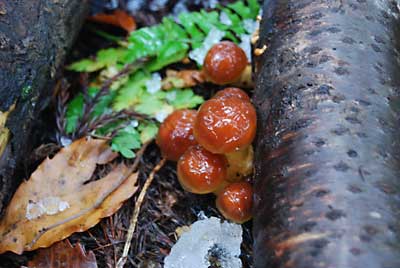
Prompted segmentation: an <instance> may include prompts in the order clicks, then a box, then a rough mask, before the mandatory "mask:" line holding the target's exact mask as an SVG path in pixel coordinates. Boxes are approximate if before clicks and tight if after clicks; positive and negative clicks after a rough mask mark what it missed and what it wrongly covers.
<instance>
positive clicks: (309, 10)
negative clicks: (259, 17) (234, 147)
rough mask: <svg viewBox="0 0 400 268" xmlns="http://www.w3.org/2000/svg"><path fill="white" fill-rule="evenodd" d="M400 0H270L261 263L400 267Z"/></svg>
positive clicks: (262, 61)
mask: <svg viewBox="0 0 400 268" xmlns="http://www.w3.org/2000/svg"><path fill="white" fill-rule="evenodd" d="M399 18H400V13H399V7H398V4H397V2H396V1H389V0H387V1H384V0H362V1H361V0H348V1H328V0H319V1H314V0H279V1H278V0H271V1H266V4H265V7H264V18H263V23H262V26H261V33H260V36H261V39H260V42H259V44H258V46H259V47H262V46H263V45H264V44H266V46H267V47H268V48H267V50H266V51H265V53H264V54H263V55H262V56H260V57H259V59H258V65H257V66H258V70H257V72H258V77H257V82H256V90H255V95H254V97H253V100H254V102H255V104H256V106H257V108H258V113H259V135H258V139H257V142H256V143H257V144H256V146H255V148H256V153H255V158H256V182H255V191H256V194H255V216H254V239H255V248H254V260H255V267H256V268H264V267H269V268H277V267H285V268H286V267H293V268H316V267H321V268H328V267H329V268H347V267H351V268H378V267H379V268H383V267H387V268H389V267H400V225H399V214H400V179H399V178H400V135H399V133H400V124H399V115H400V98H399V90H400V75H399V74H400V67H399V63H400V61H399V60H400V54H399V50H398V49H399V45H400V43H399V41H400V39H399V38H400V21H399Z"/></svg>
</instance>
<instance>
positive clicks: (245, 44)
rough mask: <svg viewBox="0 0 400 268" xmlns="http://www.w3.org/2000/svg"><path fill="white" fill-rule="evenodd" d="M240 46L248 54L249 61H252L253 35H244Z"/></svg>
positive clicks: (241, 37)
mask: <svg viewBox="0 0 400 268" xmlns="http://www.w3.org/2000/svg"><path fill="white" fill-rule="evenodd" d="M240 40H241V42H240V44H239V47H240V48H241V49H243V51H244V53H246V56H247V60H248V61H249V62H250V61H251V43H250V42H251V35H250V34H242V35H241V36H240Z"/></svg>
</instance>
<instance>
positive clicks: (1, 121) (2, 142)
mask: <svg viewBox="0 0 400 268" xmlns="http://www.w3.org/2000/svg"><path fill="white" fill-rule="evenodd" d="M14 108H15V104H13V105H11V107H10V108H9V110H8V111H6V112H2V111H0V156H1V155H2V154H3V152H4V150H5V149H6V146H7V143H8V139H9V138H10V130H9V129H8V128H6V127H5V126H6V121H7V118H8V115H9V114H10V113H11V112H12V111H13V110H14Z"/></svg>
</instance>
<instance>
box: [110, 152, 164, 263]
mask: <svg viewBox="0 0 400 268" xmlns="http://www.w3.org/2000/svg"><path fill="white" fill-rule="evenodd" d="M165 161H166V159H165V158H163V159H161V160H160V162H158V164H157V165H156V166H155V167H154V168H153V170H152V171H151V173H150V175H149V177H148V178H147V180H146V182H145V183H144V185H143V188H142V190H141V191H140V194H139V197H138V199H137V201H136V204H135V208H134V210H133V214H132V218H131V221H130V224H129V229H128V235H127V237H126V242H125V246H124V251H123V252H122V256H121V257H120V258H119V260H118V262H117V266H116V268H123V267H124V265H125V263H126V260H127V257H128V253H129V249H130V247H131V242H132V238H133V234H134V232H135V229H136V224H137V221H138V218H139V213H140V208H141V206H142V203H143V200H144V197H145V195H146V193H147V189H148V188H149V186H150V185H151V182H152V181H153V179H154V175H155V174H156V173H157V172H158V171H159V170H160V169H161V168H162V167H163V166H164V164H165Z"/></svg>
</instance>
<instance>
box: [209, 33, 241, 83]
mask: <svg viewBox="0 0 400 268" xmlns="http://www.w3.org/2000/svg"><path fill="white" fill-rule="evenodd" d="M247 63H248V60H247V56H246V53H245V52H244V51H243V49H241V48H240V47H239V46H238V45H236V44H235V43H233V42H230V41H222V42H219V43H218V44H215V45H214V46H213V47H211V49H210V50H209V51H208V52H207V55H206V57H205V59H204V65H203V67H204V72H205V74H206V76H207V77H208V78H209V79H210V80H211V81H212V82H214V83H215V84H219V85H224V84H227V83H231V82H234V81H236V80H237V79H239V77H240V75H241V74H242V72H243V71H244V69H245V68H246V66H247Z"/></svg>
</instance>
